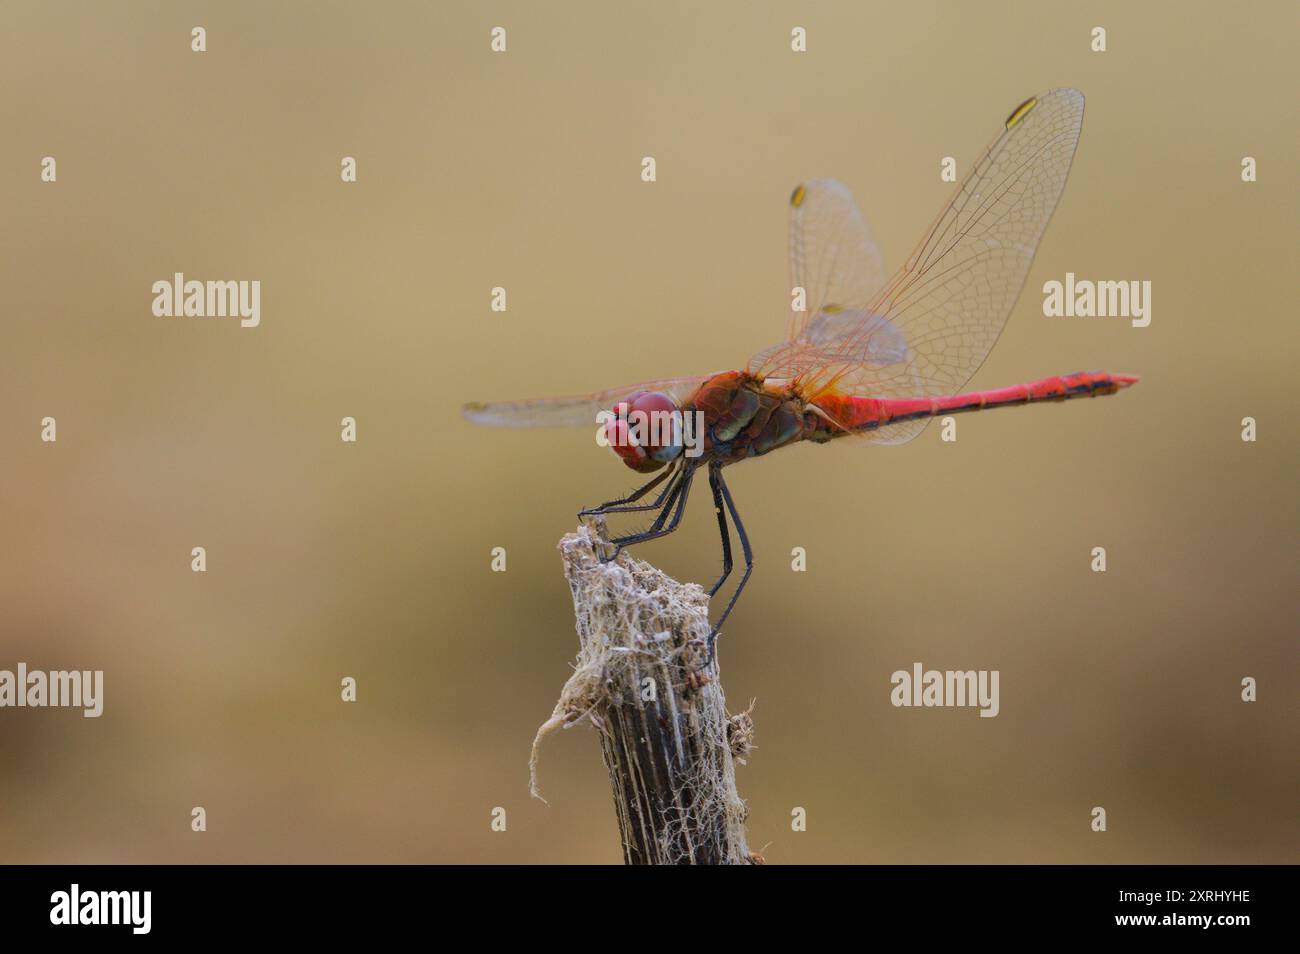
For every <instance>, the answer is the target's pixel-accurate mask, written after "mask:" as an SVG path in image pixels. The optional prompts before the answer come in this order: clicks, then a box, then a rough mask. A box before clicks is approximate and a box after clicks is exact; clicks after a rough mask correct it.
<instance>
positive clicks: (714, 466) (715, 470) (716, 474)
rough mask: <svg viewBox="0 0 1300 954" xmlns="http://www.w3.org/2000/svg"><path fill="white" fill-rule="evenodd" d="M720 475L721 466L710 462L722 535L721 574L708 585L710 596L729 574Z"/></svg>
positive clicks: (719, 530) (714, 505)
mask: <svg viewBox="0 0 1300 954" xmlns="http://www.w3.org/2000/svg"><path fill="white" fill-rule="evenodd" d="M721 476H722V468H720V467H718V465H717V464H714V463H710V464H709V487H710V488H712V490H713V509H714V511H715V512H716V513H717V515H718V533H719V534H720V535H721V537H722V576H720V577H718V581H717V582H716V583H714V584H713V585H712V586H711V587H709V596H710V597H712V596H713V594H715V593H717V592H718V590H720V589H722V584H723V583H725V582H727V577H729V576H731V534H730V533H728V532H727V514H726V511H724V510H723V509H722V486H721V485H720V484H719V483H718V479H719V478H720V477H721Z"/></svg>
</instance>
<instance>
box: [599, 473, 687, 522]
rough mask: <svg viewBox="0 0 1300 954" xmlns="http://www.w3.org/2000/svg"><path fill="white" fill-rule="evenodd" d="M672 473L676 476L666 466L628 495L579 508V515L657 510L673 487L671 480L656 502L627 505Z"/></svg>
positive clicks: (634, 501)
mask: <svg viewBox="0 0 1300 954" xmlns="http://www.w3.org/2000/svg"><path fill="white" fill-rule="evenodd" d="M670 474H673V475H674V476H676V475H675V472H674V469H673V468H672V467H668V468H666V469H665V470H663V471H662V472H661V473H660V474H659V475H658V476H657V477H655V479H654V480H652V481H650V482H649V483H648V484H644V485H642V486H641V487H638V488H637V489H636V490H634V491H632V493H631V494H629V495H628V496H626V497H620V498H619V499H618V500H606V501H605V502H604V503H603V504H601V505H600V506H598V507H588V508H586V509H585V510H579V511H578V516H579V517H592V516H595V515H596V514H601V513H626V512H629V511H633V510H657V509H658V508H659V506H660V505H661V504H662V503H663V502H664V497H665V496H666V495H667V493H668V491H669V489H671V487H672V484H671V482H670V483H669V486H668V487H665V488H664V489H663V491H662V492H660V494H659V496H658V498H656V500H655V502H654V503H652V504H642V505H641V506H639V507H628V506H625V505H626V504H633V503H636V502H637V501H638V500H640V499H641V498H642V497H644V496H645V495H646V494H648V493H649V492H650V491H652V490H654V489H655V488H656V487H658V486H659V485H660V484H661V483H663V481H664V478H666V477H668V476H669V475H670Z"/></svg>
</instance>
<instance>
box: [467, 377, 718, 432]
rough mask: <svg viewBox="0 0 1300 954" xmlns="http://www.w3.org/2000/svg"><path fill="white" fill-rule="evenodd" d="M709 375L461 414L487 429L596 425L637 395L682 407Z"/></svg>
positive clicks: (472, 408) (473, 407) (473, 406)
mask: <svg viewBox="0 0 1300 954" xmlns="http://www.w3.org/2000/svg"><path fill="white" fill-rule="evenodd" d="M709 377H710V375H699V376H696V377H687V378H666V379H664V380H662V381H647V382H645V383H643V384H628V385H624V386H623V387H618V388H609V389H608V390H605V391H594V392H592V393H591V394H578V395H573V396H571V397H555V398H539V399H537V400H532V401H496V402H492V403H488V404H483V403H479V402H477V401H475V402H472V403H470V404H466V405H465V407H464V409H463V410H462V413H463V414H464V416H465V420H467V421H470V422H471V423H473V424H484V425H487V426H489V427H559V426H566V425H578V424H595V423H596V415H597V414H598V413H599V412H600V411H608V410H610V409H611V408H613V407H614V405H615V404H617V403H618V402H619V401H622V400H623V399H624V398H626V397H628V396H629V395H631V394H635V393H636V392H637V391H660V392H662V393H664V394H667V395H668V396H669V397H670V398H672V399H673V402H674V403H675V404H677V405H678V406H681V405H682V404H683V403H684V402H685V401H687V400H688V399H689V398H690V397H692V396H693V395H694V394H695V392H696V391H697V390H699V387H700V385H701V384H703V383H704V382H705V381H707V380H708V379H709Z"/></svg>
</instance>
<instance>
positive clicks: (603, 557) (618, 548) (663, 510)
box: [599, 467, 686, 563]
mask: <svg viewBox="0 0 1300 954" xmlns="http://www.w3.org/2000/svg"><path fill="white" fill-rule="evenodd" d="M665 476H667V472H665V473H664V474H661V475H660V477H659V479H660V480H662V479H663V477H665ZM685 479H686V471H685V469H684V468H680V467H679V468H678V469H677V471H676V473H674V474H673V478H672V480H670V481H668V483H667V484H665V485H664V489H663V490H661V491H660V492H659V496H658V497H656V498H655V502H654V503H652V504H642V505H640V506H631V507H617V508H615V509H613V510H608V511H605V510H602V511H599V512H600V513H602V514H603V513H631V512H633V511H637V510H659V516H658V517H657V518H656V519H655V522H654V523H653V524H652V525H651V527H650V530H651V531H652V532H653V531H656V530H658V529H659V528H660V527H661V526H663V523H664V520H665V519H667V517H668V513H669V512H670V511H671V510H672V509H673V504H674V503H676V502H677V498H678V495H679V494H680V493H681V492H682V484H683V482H684V481H685ZM656 482H657V481H651V482H650V483H649V484H647V485H646V486H644V487H642V488H641V489H640V490H638V491H637V492H636V493H635V494H633V495H632V498H631V499H635V498H636V497H637V496H638V495H640V494H643V493H645V492H648V491H649V490H650V489H651V488H652V487H653V486H654V484H655V483H656ZM647 539H649V538H647ZM640 542H641V534H632V535H631V536H626V537H615V538H613V539H612V540H610V541H609V543H610V544H611V545H612V547H613V549H612V550H608V551H606V552H605V553H603V554H600V555H599V557H600V562H601V563H610V562H612V561H613V560H617V559H618V555H619V554H620V553H622V552H623V547H624V546H626V545H627V544H629V543H640Z"/></svg>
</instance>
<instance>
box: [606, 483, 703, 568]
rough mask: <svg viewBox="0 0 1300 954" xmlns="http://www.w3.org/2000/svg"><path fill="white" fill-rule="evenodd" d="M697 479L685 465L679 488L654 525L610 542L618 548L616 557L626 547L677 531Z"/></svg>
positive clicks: (678, 484) (670, 497)
mask: <svg viewBox="0 0 1300 954" xmlns="http://www.w3.org/2000/svg"><path fill="white" fill-rule="evenodd" d="M694 478H695V468H694V467H691V466H689V465H683V469H682V471H681V478H680V479H679V480H678V481H677V486H676V488H674V490H673V492H672V493H671V494H669V496H668V502H667V503H665V504H664V508H663V510H661V511H659V516H657V517H655V521H654V523H652V524H650V528H649V529H648V530H643V531H641V532H640V533H630V534H628V535H627V536H625V537H615V538H614V539H613V540H611V541H609V542H610V543H612V544H614V546H615V547H616V549H615V551H614V555H615V556H617V555H618V552H619V551H620V550H622V549H623V548H624V547H627V546H632V545H633V544H636V543H645V542H646V541H647V540H658V539H659V538H660V537H666V536H668V534H670V533H672V532H673V531H674V530H676V529H677V525H678V524H680V523H681V522H682V514H683V513H684V512H685V510H686V498H687V497H689V496H690V493H691V481H692V480H693V479H694ZM669 511H672V514H673V518H672V520H670V521H669V522H668V526H666V527H665V526H664V521H665V520H667V519H668V512H669ZM611 559H612V558H611Z"/></svg>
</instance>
